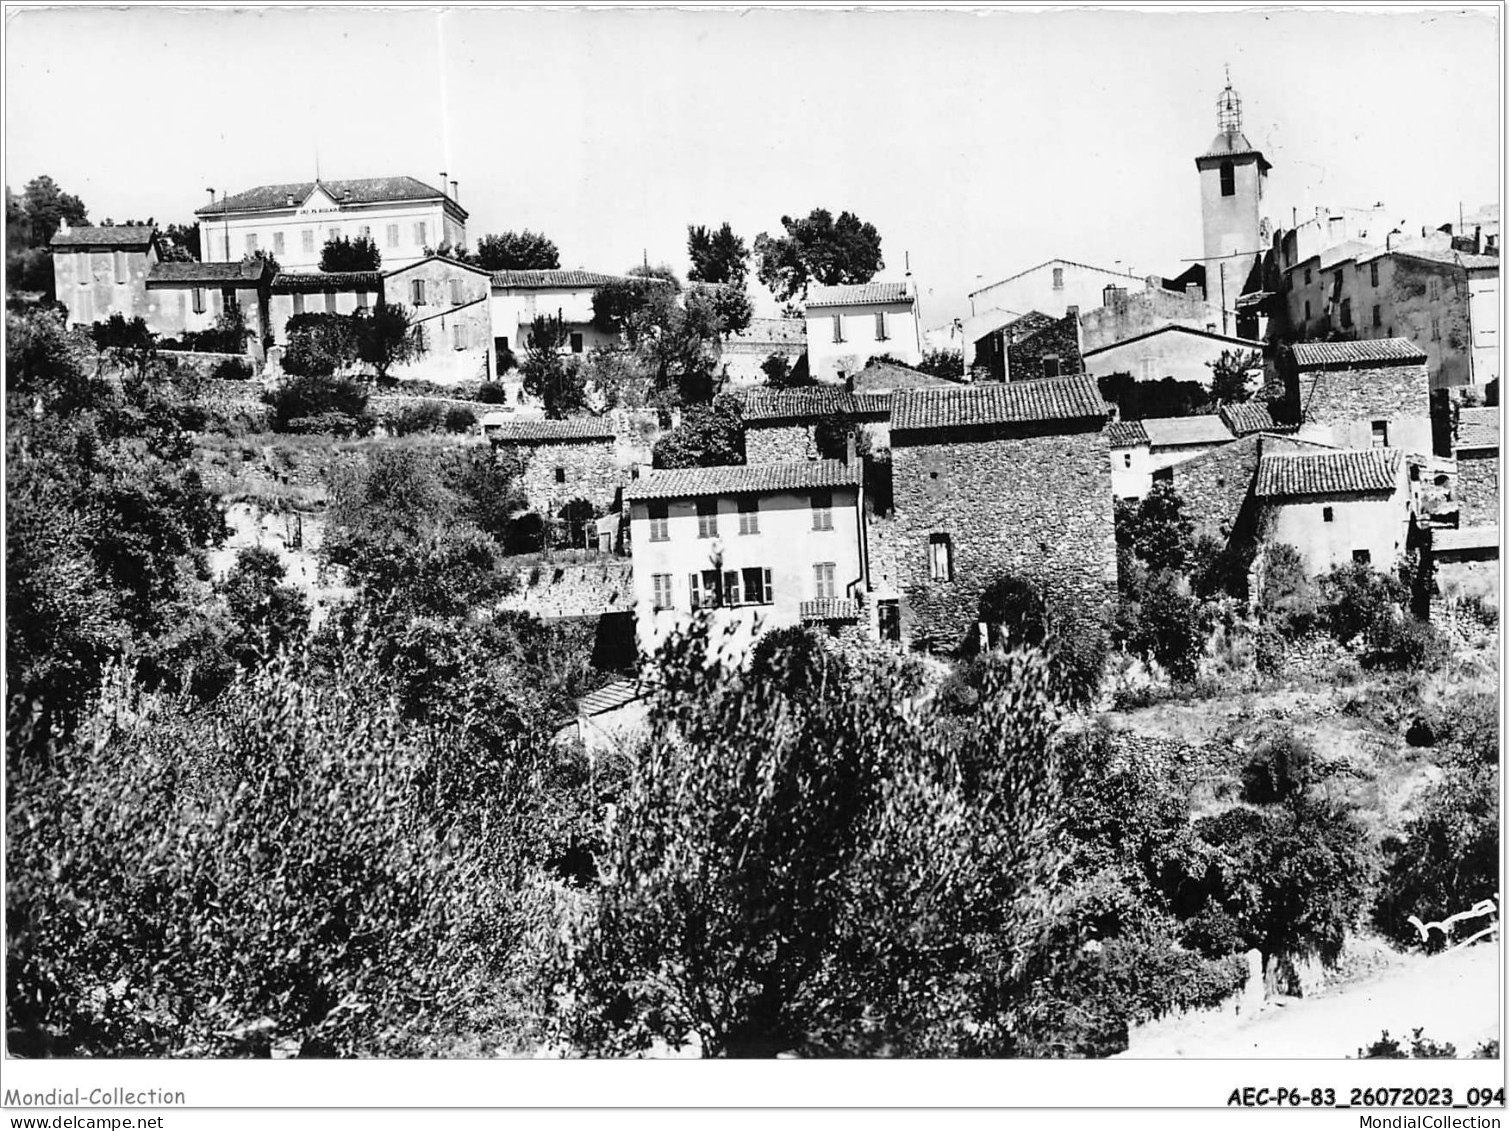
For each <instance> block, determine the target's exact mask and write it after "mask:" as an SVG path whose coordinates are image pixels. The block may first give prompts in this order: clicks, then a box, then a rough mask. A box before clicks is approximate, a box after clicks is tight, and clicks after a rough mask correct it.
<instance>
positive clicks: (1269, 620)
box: [1258, 542, 1322, 640]
mask: <svg viewBox="0 0 1510 1131" xmlns="http://www.w3.org/2000/svg"><path fill="white" fill-rule="evenodd" d="M1258 605H1259V616H1260V617H1262V618H1263V622H1264V624H1266V625H1267V626H1269V627H1271V628H1272V629H1274V631H1275V632H1277V633H1278V634H1279V636H1280V637H1281V638H1283V639H1285V640H1296V639H1299V638H1300V637H1302V636H1304V635H1306V633H1308V632H1310V631H1311V630H1312V629H1313V628H1315V627H1316V624H1317V622H1318V620H1320V618H1321V615H1322V614H1321V594H1320V592H1319V591H1318V590H1317V587H1316V583H1315V582H1314V581H1312V580H1311V577H1310V575H1309V574H1308V573H1307V572H1306V568H1305V563H1304V562H1303V561H1302V560H1301V557H1300V551H1298V550H1297V549H1295V547H1294V546H1291V545H1288V544H1287V543H1284V542H1275V543H1271V544H1269V545H1268V546H1266V547H1264V550H1263V554H1262V558H1261V560H1260V564H1259V591H1258Z"/></svg>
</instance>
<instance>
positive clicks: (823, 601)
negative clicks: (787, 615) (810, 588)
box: [797, 597, 860, 621]
mask: <svg viewBox="0 0 1510 1131" xmlns="http://www.w3.org/2000/svg"><path fill="white" fill-rule="evenodd" d="M797 615H798V616H799V617H801V618H802V619H803V620H805V621H826V620H859V619H860V606H859V605H857V604H856V603H855V602H854V601H846V600H844V599H843V598H840V597H820V598H819V599H818V600H816V601H800V602H798V605H797Z"/></svg>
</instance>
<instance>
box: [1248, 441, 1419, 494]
mask: <svg viewBox="0 0 1510 1131" xmlns="http://www.w3.org/2000/svg"><path fill="white" fill-rule="evenodd" d="M1399 469H1400V453H1399V451H1397V450H1396V449H1394V448H1369V449H1366V450H1363V451H1341V452H1318V453H1317V454H1315V455H1309V454H1307V455H1275V456H1264V457H1263V458H1262V459H1260V460H1259V461H1258V486H1257V487H1256V488H1255V491H1254V493H1255V494H1257V495H1258V496H1260V497H1262V498H1273V497H1276V496H1290V497H1294V496H1304V495H1336V494H1341V493H1344V492H1349V491H1393V490H1394V489H1395V480H1396V475H1397V473H1398V471H1399Z"/></svg>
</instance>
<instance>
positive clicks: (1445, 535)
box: [1431, 526, 1500, 554]
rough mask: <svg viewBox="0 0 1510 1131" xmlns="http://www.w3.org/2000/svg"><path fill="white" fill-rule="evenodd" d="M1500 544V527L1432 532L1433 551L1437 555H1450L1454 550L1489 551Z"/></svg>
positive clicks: (1473, 527)
mask: <svg viewBox="0 0 1510 1131" xmlns="http://www.w3.org/2000/svg"><path fill="white" fill-rule="evenodd" d="M1499 544H1500V528H1499V527H1498V526H1460V527H1459V528H1458V529H1456V530H1433V531H1432V532H1431V549H1432V552H1433V553H1436V554H1443V553H1448V554H1450V553H1452V552H1453V551H1454V550H1457V551H1462V550H1487V549H1490V548H1492V547H1497V546H1498V545H1499Z"/></svg>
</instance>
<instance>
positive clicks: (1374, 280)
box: [1368, 259, 1379, 287]
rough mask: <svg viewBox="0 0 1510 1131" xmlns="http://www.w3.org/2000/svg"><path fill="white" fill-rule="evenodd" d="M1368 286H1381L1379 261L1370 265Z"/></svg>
mask: <svg viewBox="0 0 1510 1131" xmlns="http://www.w3.org/2000/svg"><path fill="white" fill-rule="evenodd" d="M1368 285H1369V286H1371V287H1377V286H1378V285H1379V261H1378V260H1377V259H1376V260H1374V261H1373V262H1372V263H1370V264H1369V265H1368Z"/></svg>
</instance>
